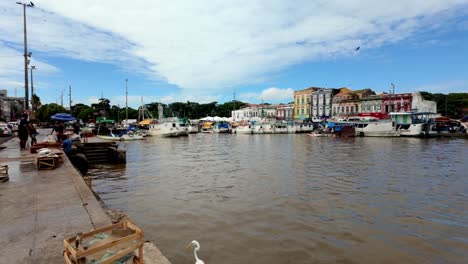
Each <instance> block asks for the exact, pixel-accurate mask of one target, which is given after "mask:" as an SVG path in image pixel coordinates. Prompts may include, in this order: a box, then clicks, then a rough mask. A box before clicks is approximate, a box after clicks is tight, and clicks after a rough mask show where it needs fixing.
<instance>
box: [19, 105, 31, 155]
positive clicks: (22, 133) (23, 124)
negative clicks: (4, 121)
mask: <svg viewBox="0 0 468 264" xmlns="http://www.w3.org/2000/svg"><path fill="white" fill-rule="evenodd" d="M18 137H19V139H20V150H25V149H26V142H27V141H28V137H29V122H28V115H27V114H23V115H22V116H21V120H20V123H19V125H18Z"/></svg>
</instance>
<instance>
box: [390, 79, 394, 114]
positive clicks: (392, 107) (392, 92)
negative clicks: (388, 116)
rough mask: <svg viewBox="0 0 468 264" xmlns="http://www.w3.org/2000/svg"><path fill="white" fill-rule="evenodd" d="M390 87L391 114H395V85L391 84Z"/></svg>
mask: <svg viewBox="0 0 468 264" xmlns="http://www.w3.org/2000/svg"><path fill="white" fill-rule="evenodd" d="M391 85H392V97H391V98H392V112H395V84H394V83H391Z"/></svg>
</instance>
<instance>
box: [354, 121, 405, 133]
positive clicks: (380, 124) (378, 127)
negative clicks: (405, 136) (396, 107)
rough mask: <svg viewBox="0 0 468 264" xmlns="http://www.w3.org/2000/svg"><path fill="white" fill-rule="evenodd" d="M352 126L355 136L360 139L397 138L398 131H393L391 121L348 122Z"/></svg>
mask: <svg viewBox="0 0 468 264" xmlns="http://www.w3.org/2000/svg"><path fill="white" fill-rule="evenodd" d="M350 123H352V124H354V129H355V134H356V136H360V137H399V136H400V131H397V130H395V128H394V127H393V124H392V121H391V120H380V121H373V122H365V121H363V122H350Z"/></svg>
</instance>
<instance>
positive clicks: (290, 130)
mask: <svg viewBox="0 0 468 264" xmlns="http://www.w3.org/2000/svg"><path fill="white" fill-rule="evenodd" d="M287 129H288V134H295V133H296V126H295V125H293V124H289V125H287Z"/></svg>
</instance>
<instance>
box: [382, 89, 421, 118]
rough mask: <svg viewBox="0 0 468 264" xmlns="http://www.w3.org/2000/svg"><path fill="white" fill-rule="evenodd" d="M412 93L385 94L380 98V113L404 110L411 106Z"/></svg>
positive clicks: (409, 108) (408, 109)
mask: <svg viewBox="0 0 468 264" xmlns="http://www.w3.org/2000/svg"><path fill="white" fill-rule="evenodd" d="M412 101H413V95H412V94H411V93H401V94H385V95H384V96H383V98H382V114H385V115H386V114H389V113H391V112H405V111H410V110H411V109H412V108H414V107H412Z"/></svg>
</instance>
